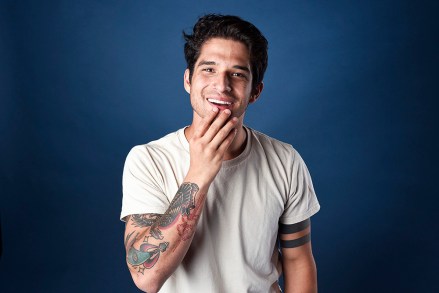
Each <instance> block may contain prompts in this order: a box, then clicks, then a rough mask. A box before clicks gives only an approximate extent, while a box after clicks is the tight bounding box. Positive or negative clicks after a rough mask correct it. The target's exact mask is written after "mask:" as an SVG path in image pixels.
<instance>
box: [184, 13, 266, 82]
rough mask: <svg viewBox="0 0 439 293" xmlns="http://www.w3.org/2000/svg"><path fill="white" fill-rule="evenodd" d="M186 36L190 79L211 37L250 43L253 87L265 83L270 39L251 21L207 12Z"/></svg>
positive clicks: (248, 44)
mask: <svg viewBox="0 0 439 293" xmlns="http://www.w3.org/2000/svg"><path fill="white" fill-rule="evenodd" d="M183 37H184V39H185V40H186V43H185V45H184V56H185V59H186V62H187V68H188V69H189V78H190V79H192V74H193V71H194V66H195V63H196V62H197V59H198V57H200V51H201V47H202V46H203V44H204V43H205V42H206V41H208V40H209V39H211V38H224V39H230V40H234V41H239V42H242V43H243V44H245V45H246V46H247V49H248V50H249V52H250V66H251V71H252V76H253V82H252V88H253V89H255V88H256V86H257V85H259V84H260V83H261V82H262V80H263V78H264V73H265V70H266V69H267V64H268V53H267V51H268V42H267V39H266V38H265V37H264V36H263V35H262V33H261V32H260V31H259V29H258V28H256V27H255V26H254V25H253V24H251V23H250V22H248V21H245V20H243V19H241V18H240V17H238V16H233V15H221V14H206V15H204V16H202V17H200V18H199V19H198V21H197V23H196V24H195V25H194V28H193V32H192V34H186V33H185V32H183Z"/></svg>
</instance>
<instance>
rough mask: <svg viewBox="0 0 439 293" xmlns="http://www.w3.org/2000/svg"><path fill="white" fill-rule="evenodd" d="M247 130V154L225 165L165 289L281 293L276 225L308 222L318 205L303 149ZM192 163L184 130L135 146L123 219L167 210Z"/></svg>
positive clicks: (129, 161) (127, 167) (125, 186)
mask: <svg viewBox="0 0 439 293" xmlns="http://www.w3.org/2000/svg"><path fill="white" fill-rule="evenodd" d="M245 129H246V131H247V144H246V147H245V149H244V151H243V152H242V153H241V154H240V155H239V156H238V157H236V158H234V159H232V160H228V161H224V162H223V164H222V166H221V169H220V171H219V173H218V174H217V176H216V177H215V179H214V181H213V182H212V184H211V186H210V187H209V191H208V193H207V198H206V202H205V206H204V209H203V212H202V214H201V217H200V219H199V222H198V226H197V230H196V232H195V235H194V238H193V241H192V243H191V246H190V248H189V250H188V252H187V254H186V256H185V258H184V260H183V262H182V263H181V265H180V266H179V267H178V268H177V269H176V271H175V272H174V273H173V274H172V276H171V277H170V278H169V279H168V280H167V281H166V282H165V284H164V285H163V287H162V289H161V290H160V292H172V293H174V292H209V293H215V292H218V293H219V292H227V293H229V292H277V290H276V289H274V288H275V287H276V285H277V280H278V278H279V276H280V263H279V261H278V250H277V246H276V240H277V234H278V224H279V223H282V224H294V223H298V222H300V221H303V220H305V219H308V218H309V217H311V216H312V215H314V214H315V213H316V212H317V211H318V210H319V209H320V205H319V203H318V201H317V198H316V195H315V192H314V188H313V185H312V181H311V177H310V175H309V172H308V169H307V168H306V165H305V163H304V162H303V160H302V158H301V157H300V155H299V154H298V153H297V151H296V150H294V149H293V147H292V146H291V145H289V144H286V143H283V142H280V141H278V140H275V139H273V138H270V137H268V136H266V135H264V134H262V133H260V132H257V131H255V130H252V129H250V128H247V127H245ZM189 160H190V156H189V143H188V141H187V139H186V137H185V135H184V128H182V129H180V130H178V131H176V132H174V133H171V134H168V135H167V136H165V137H163V138H161V139H159V140H156V141H152V142H150V143H148V144H146V145H140V146H136V147H134V148H133V149H132V150H131V151H130V153H129V154H128V156H127V159H126V162H125V168H124V173H123V201H122V212H121V219H123V218H125V217H126V216H127V215H132V214H144V213H159V214H163V213H165V211H166V210H167V208H168V206H169V204H170V202H171V201H172V199H173V197H174V195H175V194H176V192H177V190H178V188H179V186H180V185H181V184H182V183H183V179H184V177H185V175H186V173H187V171H188V169H189ZM163 253H166V251H165V252H163ZM159 261H160V260H159Z"/></svg>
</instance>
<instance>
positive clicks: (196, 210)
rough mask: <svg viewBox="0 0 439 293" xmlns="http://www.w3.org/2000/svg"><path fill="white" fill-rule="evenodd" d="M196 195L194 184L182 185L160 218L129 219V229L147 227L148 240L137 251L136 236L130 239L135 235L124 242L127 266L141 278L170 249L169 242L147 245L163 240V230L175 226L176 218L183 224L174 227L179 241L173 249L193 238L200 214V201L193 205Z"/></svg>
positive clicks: (152, 216)
mask: <svg viewBox="0 0 439 293" xmlns="http://www.w3.org/2000/svg"><path fill="white" fill-rule="evenodd" d="M198 191H199V188H198V186H197V185H196V184H195V183H188V182H185V183H183V184H182V185H181V186H180V188H179V189H178V191H177V194H176V195H175V197H174V199H173V200H172V202H171V204H170V205H169V208H168V210H167V211H166V212H165V213H164V214H163V215H160V214H140V215H131V216H130V219H129V221H131V222H132V223H131V224H132V225H133V226H135V227H139V228H146V227H150V230H149V236H145V237H144V239H143V242H144V243H142V244H141V245H140V247H139V249H135V248H134V247H133V246H134V243H135V242H136V241H137V240H138V238H137V237H138V236H139V233H137V234H136V236H135V237H132V236H133V234H134V233H135V232H136V231H133V232H131V233H130V234H128V235H127V237H126V239H125V247H127V250H128V252H127V262H128V263H129V264H131V265H132V266H133V267H134V268H136V269H137V271H138V272H139V273H141V274H143V272H144V270H145V269H150V268H152V267H153V266H154V265H155V264H156V263H157V261H158V259H159V257H160V254H161V253H163V252H165V251H166V249H167V248H168V246H169V242H161V243H160V244H159V245H158V246H157V245H153V244H151V243H149V237H151V236H152V237H153V238H154V239H157V240H162V239H163V234H162V231H161V230H162V229H166V228H169V227H171V226H172V225H174V224H175V223H176V222H177V220H178V218H179V217H180V216H181V217H182V223H181V224H179V225H178V226H177V232H178V234H179V236H180V239H179V240H178V241H177V243H176V244H175V245H174V250H175V249H176V247H177V246H178V244H179V242H180V241H181V240H188V239H190V238H191V237H192V235H193V233H194V230H195V227H196V223H197V220H198V218H199V216H200V214H201V203H202V199H203V198H204V196H205V195H204V196H203V197H202V198H200V199H199V200H198V203H199V204H197V205H196V203H195V195H196V194H197V192H198Z"/></svg>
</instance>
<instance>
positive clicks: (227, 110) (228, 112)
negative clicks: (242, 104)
mask: <svg viewBox="0 0 439 293" xmlns="http://www.w3.org/2000/svg"><path fill="white" fill-rule="evenodd" d="M224 113H226V114H227V115H230V113H232V112H230V110H229V109H225V110H224Z"/></svg>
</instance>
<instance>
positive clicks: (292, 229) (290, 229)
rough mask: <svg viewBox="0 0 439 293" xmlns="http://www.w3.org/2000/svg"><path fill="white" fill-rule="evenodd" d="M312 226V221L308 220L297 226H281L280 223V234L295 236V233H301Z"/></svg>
mask: <svg viewBox="0 0 439 293" xmlns="http://www.w3.org/2000/svg"><path fill="white" fill-rule="evenodd" d="M310 224H311V220H310V219H306V220H304V221H302V222H299V223H296V224H291V225H285V224H280V223H279V233H280V234H293V233H297V232H300V231H303V230H305V229H306V228H308V227H309V225H310Z"/></svg>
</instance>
